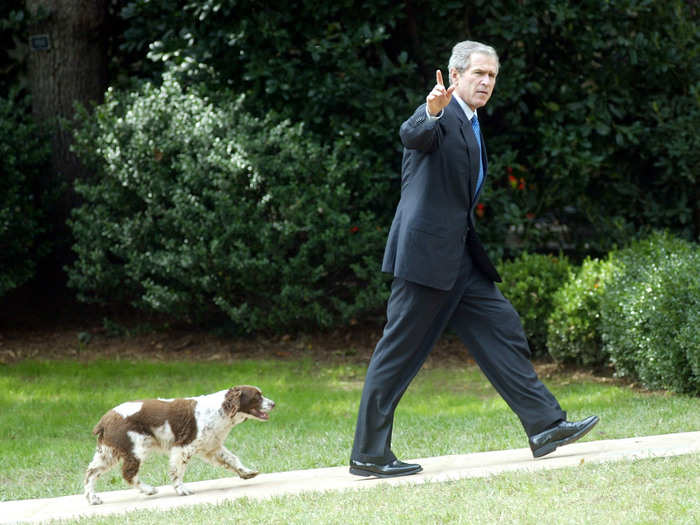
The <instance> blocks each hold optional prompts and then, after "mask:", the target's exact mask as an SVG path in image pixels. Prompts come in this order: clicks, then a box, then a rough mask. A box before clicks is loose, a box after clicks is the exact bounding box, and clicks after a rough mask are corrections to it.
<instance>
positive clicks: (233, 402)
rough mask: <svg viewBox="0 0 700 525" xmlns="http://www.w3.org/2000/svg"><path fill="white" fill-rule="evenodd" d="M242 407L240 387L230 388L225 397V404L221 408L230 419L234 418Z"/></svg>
mask: <svg viewBox="0 0 700 525" xmlns="http://www.w3.org/2000/svg"><path fill="white" fill-rule="evenodd" d="M240 406H241V390H240V388H238V387H234V388H229V389H228V391H227V392H226V396H225V397H224V403H223V405H221V408H222V409H223V410H224V413H225V414H226V415H228V416H229V417H233V416H235V415H236V413H237V412H238V409H239V408H240Z"/></svg>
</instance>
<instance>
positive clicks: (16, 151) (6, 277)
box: [0, 96, 50, 296]
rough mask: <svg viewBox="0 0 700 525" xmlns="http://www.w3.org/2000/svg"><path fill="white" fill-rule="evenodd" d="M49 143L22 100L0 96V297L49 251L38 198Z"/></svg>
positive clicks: (28, 275) (30, 273)
mask: <svg viewBox="0 0 700 525" xmlns="http://www.w3.org/2000/svg"><path fill="white" fill-rule="evenodd" d="M49 147H50V146H49V141H48V139H46V138H45V137H43V136H42V135H41V134H40V133H39V132H38V130H37V128H36V126H35V125H34V123H33V121H32V120H31V117H30V115H29V113H28V108H27V104H26V101H24V100H23V99H19V98H16V97H14V96H12V97H11V98H9V99H5V98H0V296H3V295H4V294H6V293H7V292H8V291H9V290H12V289H13V288H16V287H18V286H19V285H21V284H23V283H25V282H26V281H28V280H29V279H31V278H32V277H33V276H34V273H35V271H36V265H37V262H38V260H39V259H40V258H41V257H42V256H43V255H45V254H46V253H48V251H49V246H48V243H46V239H43V241H42V238H41V236H42V234H43V233H44V232H45V231H46V229H47V228H46V226H47V225H46V224H45V217H46V215H45V213H44V212H43V211H42V209H41V205H42V203H41V200H40V196H41V190H40V177H41V176H42V174H43V173H44V169H45V167H46V163H47V160H48V156H49V151H50V150H49Z"/></svg>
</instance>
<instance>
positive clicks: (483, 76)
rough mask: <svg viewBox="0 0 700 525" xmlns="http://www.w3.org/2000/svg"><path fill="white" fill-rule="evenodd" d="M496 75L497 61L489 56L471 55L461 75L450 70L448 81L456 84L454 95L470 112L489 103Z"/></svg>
mask: <svg viewBox="0 0 700 525" xmlns="http://www.w3.org/2000/svg"><path fill="white" fill-rule="evenodd" d="M497 75H498V61H497V60H496V58H495V57H492V56H491V55H485V54H484V53H472V56H471V65H470V66H469V68H468V69H465V70H464V71H462V72H461V73H460V72H459V71H457V70H456V69H454V68H452V69H451V70H450V81H451V82H452V84H456V85H457V88H456V89H455V93H457V95H459V98H461V99H462V100H464V102H466V103H467V104H468V105H469V107H470V108H472V110H474V109H477V108H480V107H482V106H484V105H486V103H487V102H488V101H489V99H490V98H491V93H493V88H494V86H495V85H496V76H497Z"/></svg>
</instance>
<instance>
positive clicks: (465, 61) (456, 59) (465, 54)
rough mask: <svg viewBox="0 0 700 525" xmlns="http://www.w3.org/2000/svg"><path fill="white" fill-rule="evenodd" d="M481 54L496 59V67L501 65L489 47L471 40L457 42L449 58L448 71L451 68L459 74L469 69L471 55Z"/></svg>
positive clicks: (496, 54)
mask: <svg viewBox="0 0 700 525" xmlns="http://www.w3.org/2000/svg"><path fill="white" fill-rule="evenodd" d="M474 53H483V54H484V55H490V56H492V57H494V58H495V59H496V65H497V66H498V67H499V68H500V67H501V64H500V62H499V61H498V53H496V50H495V49H494V48H492V47H491V46H487V45H486V44H482V43H481V42H474V41H472V40H465V41H463V42H458V43H456V44H455V46H454V47H453V48H452V55H451V56H450V62H449V64H448V65H447V69H448V71H451V70H452V69H453V68H454V69H456V70H457V71H459V72H460V73H461V72H462V71H464V70H465V69H469V66H470V65H471V61H472V54H474Z"/></svg>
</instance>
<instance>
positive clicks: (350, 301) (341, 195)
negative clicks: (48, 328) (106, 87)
mask: <svg viewBox="0 0 700 525" xmlns="http://www.w3.org/2000/svg"><path fill="white" fill-rule="evenodd" d="M84 120H85V122H86V123H85V125H84V126H83V127H82V128H81V129H80V130H79V131H78V132H77V134H76V143H77V146H76V150H77V152H78V153H79V156H80V157H81V158H82V160H83V161H84V162H86V163H87V164H88V165H91V166H93V167H94V168H95V169H96V171H97V172H96V174H95V176H94V177H93V178H90V179H88V180H84V181H80V182H78V184H77V185H76V191H77V192H78V193H79V194H80V195H81V196H82V197H83V199H84V204H83V205H82V206H81V207H79V208H78V209H76V210H75V212H74V214H73V219H72V220H71V221H70V225H71V227H72V229H73V233H74V235H75V239H76V244H75V246H74V250H75V252H76V254H77V256H78V257H77V261H76V263H75V264H74V265H73V266H72V267H71V268H69V277H70V279H69V284H70V285H71V286H73V287H75V288H77V289H78V291H79V298H80V299H82V300H99V301H113V300H121V301H130V302H132V303H133V304H135V305H136V306H137V307H139V308H142V309H145V310H151V311H157V312H164V313H167V314H169V315H172V316H175V317H178V318H181V319H186V320H190V321H193V322H205V321H213V320H219V321H221V320H222V317H224V315H225V316H227V317H228V318H229V319H230V320H231V321H232V322H233V325H234V329H235V330H237V331H242V332H251V331H254V330H274V331H282V330H287V329H290V328H296V327H302V326H304V325H308V324H312V325H314V326H322V327H324V326H330V325H332V324H334V323H338V322H341V321H346V320H348V319H350V318H351V317H352V316H355V315H358V314H359V313H361V312H365V311H367V310H369V309H373V308H375V307H377V306H379V305H381V304H383V301H384V300H385V293H386V290H385V289H386V283H385V281H384V280H383V279H382V278H381V276H380V273H379V271H378V264H379V263H378V261H379V260H380V256H381V249H382V247H383V242H384V238H385V235H386V232H385V231H383V230H382V229H381V228H379V227H378V226H377V225H376V219H375V217H374V215H373V214H372V212H371V211H369V210H368V206H367V204H366V202H365V200H364V199H365V195H363V194H362V193H358V192H357V191H355V190H353V189H352V188H351V187H350V185H349V184H348V183H347V182H346V181H350V180H356V179H358V178H361V177H362V176H363V174H362V173H358V172H357V171H356V170H355V168H356V165H355V164H353V163H352V162H351V161H347V160H343V151H342V144H341V145H339V146H337V147H336V148H334V149H330V148H328V147H322V146H320V145H319V144H318V143H317V141H316V140H315V138H314V136H313V135H310V134H309V133H307V131H306V129H305V128H304V126H302V125H300V124H298V125H293V124H290V123H289V122H286V121H283V122H275V121H274V120H273V119H272V118H269V117H268V118H265V119H257V118H254V117H252V116H250V115H249V114H246V113H245V112H243V111H242V110H241V101H240V99H239V100H236V101H225V100H224V98H223V97H221V101H220V102H217V103H214V102H212V101H211V100H209V99H207V98H205V97H203V96H202V95H200V94H199V93H198V92H197V90H196V89H185V88H183V87H182V85H181V83H180V82H179V81H178V80H177V78H176V75H174V74H172V73H166V74H165V75H164V78H163V83H162V86H160V87H156V86H154V85H152V84H146V85H144V86H143V88H142V89H140V90H139V91H136V92H131V93H126V94H119V93H117V92H115V91H112V90H110V91H108V93H107V95H106V100H105V103H104V104H103V105H101V106H99V107H97V108H96V112H95V116H94V118H88V117H87V116H85V118H84Z"/></svg>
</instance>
